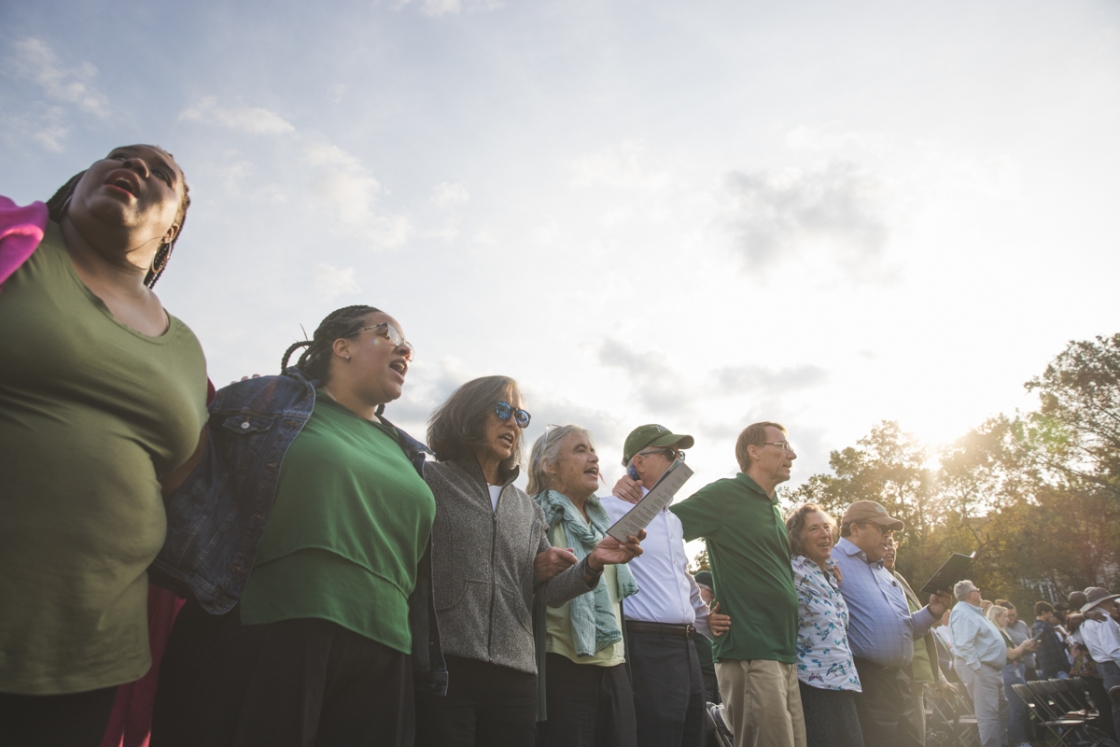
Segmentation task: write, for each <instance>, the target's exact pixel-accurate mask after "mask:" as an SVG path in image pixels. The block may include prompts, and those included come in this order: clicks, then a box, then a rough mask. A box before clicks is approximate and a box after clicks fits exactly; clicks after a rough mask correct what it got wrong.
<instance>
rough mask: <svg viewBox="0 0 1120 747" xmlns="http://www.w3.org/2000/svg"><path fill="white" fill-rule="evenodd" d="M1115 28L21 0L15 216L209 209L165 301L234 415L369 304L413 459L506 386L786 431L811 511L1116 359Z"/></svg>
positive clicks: (968, 19) (582, 10)
mask: <svg viewBox="0 0 1120 747" xmlns="http://www.w3.org/2000/svg"><path fill="white" fill-rule="evenodd" d="M1118 135H1120V5H1118V4H1117V3H1115V2H1114V1H1113V0H1098V1H1086V0H1060V1H1056V2H1047V1H1035V2H1023V1H1022V0H1017V1H1015V2H1000V1H993V2H983V3H976V2H954V1H948V2H940V3H918V2H897V1H891V2H885V1H884V2H858V1H857V2H851V3H831V2H813V1H808V0H807V1H805V2H785V3H760V2H751V1H749V0H740V1H739V2H693V3H680V2H661V1H660V0H642V2H628V1H621V0H620V1H613V2H612V1H610V0H598V1H596V2H591V1H589V0H588V1H582V0H573V1H571V2H553V1H551V0H539V1H534V2H514V1H512V0H506V1H499V0H411V1H404V2H370V1H368V0H366V1H365V2H358V1H356V0H355V1H353V2H350V1H340V2H324V3H315V4H312V3H303V2H301V3H295V2H286V1H283V0H281V1H279V2H268V3H264V2H239V3H233V2H221V3H217V2H208V1H206V0H203V1H200V2H194V3H190V4H187V5H184V4H182V3H170V2H161V1H159V0H156V1H153V2H146V3H140V4H137V3H133V2H128V3H125V2H121V1H120V0H98V1H97V2H92V1H89V0H66V1H65V2H60V1H59V0H35V1H34V2H31V1H30V0H5V1H4V2H3V3H0V194H3V195H6V196H8V197H11V198H12V199H14V200H15V201H16V202H18V203H21V204H25V203H28V202H31V201H33V200H45V199H47V198H48V197H49V196H50V195H51V194H52V193H53V192H54V191H55V190H56V189H57V188H58V187H59V186H61V185H62V184H63V183H64V182H65V181H66V180H67V179H68V178H69V177H70V176H71V175H73V174H74V173H77V172H78V171H80V170H82V169H83V168H85V167H86V166H87V165H89V164H90V163H92V162H93V161H95V160H97V159H99V158H102V157H104V155H105V154H106V153H107V152H108V151H109V150H110V149H111V148H113V147H115V146H118V145H125V144H130V143H135V142H144V143H154V144H158V145H161V146H163V147H164V148H166V149H168V150H169V151H170V152H172V153H173V154H174V155H175V158H176V159H177V161H178V163H179V164H180V166H181V167H182V169H183V170H184V172H185V174H186V177H187V181H188V183H189V184H190V188H191V198H192V206H191V209H190V213H189V216H188V219H187V221H186V223H185V226H184V230H183V233H182V238H181V240H180V241H179V243H178V245H177V248H176V251H175V254H174V256H173V258H172V260H171V262H170V264H169V266H168V269H167V271H166V273H165V275H164V276H163V278H162V279H161V280H160V282H159V285H158V287H157V292H158V294H159V295H160V298H161V299H162V301H163V303H164V305H165V306H166V308H167V309H168V310H169V311H170V312H171V313H172V314H174V315H176V316H177V317H179V318H180V319H182V320H183V321H185V322H186V323H187V324H188V325H189V326H190V327H191V328H192V329H193V330H194V331H195V333H196V334H197V335H198V337H199V339H200V340H201V342H202V345H203V347H204V349H205V351H206V355H207V359H208V363H209V370H210V376H211V378H212V379H213V380H214V382H215V383H216V384H217V385H219V386H221V385H223V384H226V383H228V382H229V381H231V380H233V379H236V378H239V377H241V376H243V375H246V374H251V373H261V374H269V373H277V372H278V370H279V365H280V356H281V354H282V353H283V351H284V350H285V348H286V347H287V346H288V345H289V344H291V343H292V342H295V341H297V340H300V339H304V330H306V332H307V334H308V335H310V333H311V332H312V331H313V330H314V328H315V327H316V325H317V324H318V323H319V321H320V320H321V319H322V318H323V317H324V316H325V315H326V314H328V313H329V312H330V311H331V310H333V309H335V308H339V307H341V306H346V305H350V304H354V303H365V304H370V305H372V306H376V307H378V308H380V309H383V310H385V311H387V312H389V313H390V314H392V315H393V316H394V317H396V318H397V319H398V320H399V321H400V322H401V325H402V327H403V328H404V332H405V334H406V336H407V337H408V338H409V339H410V340H411V341H412V342H413V344H414V345H415V347H416V350H417V356H416V360H415V362H414V365H413V367H412V368H411V370H410V371H409V374H408V381H407V384H406V387H405V391H404V395H403V397H402V398H401V399H400V400H399V401H397V402H395V403H393V404H391V405H390V406H389V409H388V410H387V412H386V415H387V416H388V417H389V418H390V419H392V420H393V421H394V422H396V423H397V424H398V425H400V426H402V427H404V428H405V429H406V430H409V431H410V432H412V433H414V434H416V435H422V434H423V432H424V430H425V421H426V418H427V416H428V414H429V413H430V412H431V411H432V409H433V408H434V407H435V406H436V405H438V404H439V403H440V402H442V401H443V400H444V399H445V398H446V397H447V396H448V395H449V394H450V393H451V392H452V391H453V390H454V388H455V387H457V386H458V385H460V384H462V383H464V382H465V381H467V380H469V379H472V378H474V377H477V376H483V375H490V374H504V375H509V376H513V377H514V378H516V379H517V380H518V381H519V382H520V384H521V387H522V390H523V394H524V398H525V402H524V404H525V407H526V409H528V410H529V411H530V412H531V413H532V414H533V422H532V424H531V425H530V427H529V429H528V431H527V433H526V436H527V437H528V439H530V440H532V439H535V438H536V437H537V436H538V435H540V434H541V433H542V431H543V427H544V426H545V425H546V424H548V423H557V424H563V423H574V424H577V425H583V426H585V427H587V428H589V429H590V431H591V433H592V435H593V437H594V438H595V440H596V445H597V447H598V450H599V453H600V455H601V456H602V458H603V462H602V464H603V472H604V478H605V480H606V484H607V485H612V484H613V483H614V481H615V479H617V478H618V477H619V476H620V475H621V474H622V466H621V464H620V458H621V451H622V444H623V441H624V439H625V436H626V434H627V433H628V432H629V430H630V429H632V428H634V427H636V426H638V425H640V424H643V423H651V422H652V423H660V424H663V425H665V426H667V427H668V428H670V429H671V430H673V431H675V432H678V433H687V434H691V435H693V436H694V437H695V439H696V446H695V447H694V448H693V449H692V450H691V452H690V455H689V459H688V461H689V464H690V465H691V466H692V467H693V468H694V469H695V470H696V473H697V474H696V475H695V476H694V477H693V478H692V482H691V484H690V485H689V486H686V487H685V488H684V490H683V491H682V495H687V494H689V493H690V492H691V491H692V490H694V489H695V488H698V487H700V486H702V485H704V484H706V483H707V482H710V481H712V480H715V479H718V478H721V477H725V476H730V475H733V474H734V473H735V472H736V471H737V467H736V465H735V461H734V441H735V437H736V436H737V434H738V433H739V431H741V430H742V428H743V427H745V426H746V425H748V424H750V423H752V422H756V421H759V420H776V421H779V422H781V423H783V424H785V425H786V426H787V428H788V429H789V440H790V441H791V443H793V445H794V447H795V448H796V449H797V453H798V460H797V462H796V463H795V464H794V469H793V481H792V484H797V483H798V482H800V481H801V480H804V479H805V478H807V477H808V476H809V475H810V474H813V473H817V472H822V471H825V470H827V468H828V455H829V452H830V451H831V450H833V449H840V448H843V447H845V446H849V445H852V444H854V442H855V441H856V440H857V439H858V438H860V437H862V436H863V435H865V434H867V433H868V432H869V431H870V429H871V428H872V427H873V426H874V425H875V424H877V423H878V422H880V421H882V420H885V419H889V420H897V421H898V422H899V423H900V425H901V426H902V428H903V429H904V430H905V431H907V432H910V433H913V434H915V435H917V436H918V437H919V438H921V439H923V440H924V441H926V442H927V443H928V444H930V445H931V446H933V447H936V446H937V445H938V444H944V443H948V442H951V441H952V440H954V439H956V438H957V437H959V436H961V435H963V434H964V433H965V432H966V431H967V430H968V429H969V428H971V427H974V426H976V425H978V424H980V423H981V422H982V421H983V420H985V419H986V418H988V417H991V416H993V415H996V414H998V413H1001V412H1004V413H1010V412H1013V411H1014V410H1015V409H1017V408H1030V407H1032V406H1033V404H1034V403H1033V400H1032V399H1031V397H1030V395H1028V394H1027V393H1026V392H1025V391H1024V390H1023V387H1022V385H1023V383H1024V382H1025V381H1027V380H1028V379H1030V378H1032V377H1034V376H1036V375H1038V374H1040V373H1042V371H1043V370H1044V369H1045V366H1046V364H1047V362H1048V361H1049V360H1050V359H1052V358H1053V357H1054V356H1055V355H1057V354H1058V353H1059V352H1060V351H1061V350H1062V349H1063V348H1064V347H1065V345H1066V344H1067V342H1068V341H1070V340H1080V339H1088V338H1091V337H1093V336H1095V335H1111V334H1114V333H1115V332H1116V331H1117V328H1118V318H1117V317H1118V312H1120V303H1118V302H1117V293H1116V285H1117V278H1118V277H1120V251H1118V249H1120V209H1118V207H1117V206H1118V205H1120V187H1118V183H1117V174H1118V173H1120V136H1118Z"/></svg>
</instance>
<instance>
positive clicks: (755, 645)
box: [670, 422, 805, 747]
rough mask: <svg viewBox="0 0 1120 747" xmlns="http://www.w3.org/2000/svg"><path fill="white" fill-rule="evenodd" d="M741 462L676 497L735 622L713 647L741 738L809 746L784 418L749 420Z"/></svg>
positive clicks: (731, 721) (738, 451)
mask: <svg viewBox="0 0 1120 747" xmlns="http://www.w3.org/2000/svg"><path fill="white" fill-rule="evenodd" d="M735 458H736V460H737V461H738V462H739V469H740V470H742V471H741V472H740V473H739V474H737V475H736V476H735V477H734V478H730V479H723V480H717V481H716V482H714V483H712V484H711V485H707V486H705V487H703V488H701V489H700V490H699V491H698V492H697V493H696V494H695V495H693V496H692V497H690V498H689V499H688V500H685V501H682V502H680V503H677V504H675V505H673V506H672V507H671V508H670V510H671V511H673V513H675V514H676V515H677V516H678V517H679V518H680V520H681V523H682V524H683V526H684V538H685V540H693V539H696V538H697V537H703V538H704V539H706V540H707V543H708V557H709V560H710V562H711V565H712V576H713V577H714V582H715V598H716V600H717V601H718V602H719V603H720V606H721V608H722V610H723V611H724V612H725V613H726V614H728V615H730V616H731V619H732V620H734V621H735V624H734V625H732V626H731V629H730V630H729V631H728V632H727V634H726V635H724V636H723V637H721V638H717V639H716V640H715V641H714V642H713V645H712V649H713V655H714V657H715V660H716V677H717V678H718V679H719V689H720V693H721V694H722V695H723V702H724V709H725V711H726V714H727V719H726V720H727V722H728V725H729V726H730V727H731V729H732V731H733V732H734V733H735V743H736V744H744V745H750V744H760V745H761V744H764V745H768V746H773V747H805V719H804V714H803V713H802V711H801V693H800V690H799V689H798V685H797V666H796V661H797V592H796V591H795V590H794V586H793V571H792V568H791V566H790V555H789V538H788V536H787V534H786V525H785V521H784V520H783V518H782V514H781V512H779V510H778V504H777V502H776V501H775V499H774V491H775V488H777V486H778V485H779V484H780V483H783V482H785V481H786V480H788V479H789V472H790V467H791V466H792V462H793V460H794V459H796V458H797V455H796V454H795V453H794V452H793V448H792V447H791V446H790V445H789V441H788V440H787V439H786V431H785V428H783V427H782V426H780V425H778V424H777V423H769V422H765V423H755V424H753V425H750V426H747V428H746V429H745V430H743V432H742V433H740V434H739V439H738V441H737V442H736V444H735Z"/></svg>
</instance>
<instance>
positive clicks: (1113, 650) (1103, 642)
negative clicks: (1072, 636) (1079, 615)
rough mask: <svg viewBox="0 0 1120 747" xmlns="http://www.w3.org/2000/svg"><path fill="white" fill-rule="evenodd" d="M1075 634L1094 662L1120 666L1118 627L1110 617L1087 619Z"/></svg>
mask: <svg viewBox="0 0 1120 747" xmlns="http://www.w3.org/2000/svg"><path fill="white" fill-rule="evenodd" d="M1077 632H1078V633H1080V634H1081V640H1083V641H1084V642H1085V648H1087V649H1089V655H1090V656H1092V657H1093V660H1094V661H1097V662H1101V661H1111V662H1115V663H1116V664H1120V625H1117V624H1116V621H1115V620H1113V619H1112V618H1111V617H1106V618H1105V619H1103V620H1094V619H1092V618H1089V617H1087V618H1085V621H1084V622H1082V623H1081V627H1080V628H1079V629H1078V631H1077Z"/></svg>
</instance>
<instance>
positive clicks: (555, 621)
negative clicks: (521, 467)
mask: <svg viewBox="0 0 1120 747" xmlns="http://www.w3.org/2000/svg"><path fill="white" fill-rule="evenodd" d="M549 541H550V542H551V543H552V546H553V547H568V546H569V545H568V533H567V532H565V531H564V524H563V522H561V523H559V524H557V525H556V527H555V528H554V529H553V530H552V536H551V537H549ZM599 583H602V584H606V587H607V594H608V595H609V596H610V599H611V608H612V609H613V610H614V621H615V625H617V626H618V628H619V630H621V629H622V607H620V606H619V601H618V572H617V571H616V570H615V567H614V566H613V565H607V566H605V567H604V568H603V578H602V580H601V581H600V582H599ZM571 606H572V603H571V602H564V604H562V605H560V606H559V607H547V608H546V610H547V612H546V618H545V619H546V621H547V622H546V626H545V627H546V628H547V630H548V638H547V642H546V643H545V650H546V651H548V653H550V654H560V655H561V656H566V657H568V658H569V659H571V660H572V661H573V662H575V663H576V664H594V665H596V666H600V667H613V666H615V665H616V664H622V663H623V662H625V661H626V641H625V639H623V638H620V639H619V640H618V641H617V642H616V643H615V644H614V645H613V646H607V647H606V648H605V649H603V650H602V651H600V652H598V653H597V654H593V655H592V656H580V655H579V654H577V653H576V647H575V645H574V644H573V639H572V610H571Z"/></svg>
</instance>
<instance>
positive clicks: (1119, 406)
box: [788, 335, 1120, 608]
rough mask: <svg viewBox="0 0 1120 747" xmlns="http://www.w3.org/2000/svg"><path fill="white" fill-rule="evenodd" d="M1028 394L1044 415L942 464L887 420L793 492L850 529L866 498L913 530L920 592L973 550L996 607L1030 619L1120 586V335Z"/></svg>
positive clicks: (1058, 367) (1079, 353)
mask: <svg viewBox="0 0 1120 747" xmlns="http://www.w3.org/2000/svg"><path fill="white" fill-rule="evenodd" d="M1026 387H1027V388H1028V389H1029V390H1031V391H1035V392H1037V393H1038V395H1039V399H1040V406H1039V408H1038V410H1037V411H1034V412H1030V413H1026V414H1023V415H1020V416H1016V417H1008V416H1006V415H1000V416H997V417H994V418H991V419H989V420H987V421H985V422H984V423H982V424H980V425H979V426H977V427H976V428H973V429H971V430H970V431H968V432H967V433H966V434H965V435H964V436H962V437H961V438H960V439H958V440H957V441H956V442H955V443H953V444H951V445H949V446H948V447H946V448H944V449H942V450H941V451H940V452H939V453H937V454H933V453H931V452H930V451H929V449H928V448H927V447H925V446H924V445H922V444H921V443H920V442H918V441H917V440H915V439H914V438H913V437H912V436H910V435H908V434H906V433H905V432H903V431H902V429H901V428H900V427H899V425H898V424H897V423H895V422H891V421H885V422H882V423H880V424H878V425H877V426H875V427H874V428H872V430H871V432H870V433H869V434H868V435H867V436H865V437H863V438H861V439H860V440H859V441H857V442H856V445H855V446H849V447H847V448H844V449H841V450H838V451H833V452H832V453H831V455H830V458H829V466H830V468H831V472H830V473H827V474H819V475H813V476H811V477H810V478H809V479H808V480H806V481H805V482H804V483H803V484H802V485H801V486H800V487H799V488H798V489H797V490H795V491H793V492H792V493H791V494H790V495H789V500H788V503H789V506H788V507H789V508H792V507H793V505H796V504H799V503H803V502H813V503H817V504H819V505H821V506H822V507H823V508H825V509H826V510H827V511H829V512H830V513H832V514H833V516H834V517H835V518H836V519H837V520H839V519H840V518H841V516H842V515H843V513H844V510H845V508H846V507H847V506H848V505H849V504H850V503H851V502H853V501H856V500H862V499H866V500H873V501H877V502H879V503H881V504H883V506H884V507H885V508H886V509H887V510H888V511H889V512H890V513H891V515H893V516H897V517H898V518H899V519H901V520H902V521H904V522H905V523H906V529H905V530H904V531H903V532H901V533H900V534H899V556H898V568H899V570H900V571H901V572H902V573H903V574H904V575H906V576H907V577H908V578H910V580H911V582H912V583H913V584H914V585H915V586H917V585H920V584H924V583H925V580H926V579H927V578H928V577H929V576H930V575H932V573H933V572H934V571H935V570H936V569H937V568H938V567H939V566H940V564H941V563H942V562H944V560H945V559H946V558H947V557H948V556H949V554H950V553H951V552H961V553H965V554H968V553H971V552H973V551H976V553H977V557H976V560H975V562H974V564H973V568H972V576H973V580H974V581H976V582H977V583H978V584H979V585H980V586H981V588H983V589H984V596H985V597H987V598H989V599H995V598H997V597H1007V598H1009V599H1012V600H1013V601H1015V602H1016V603H1017V604H1020V605H1027V608H1029V606H1030V605H1031V604H1033V603H1034V602H1035V601H1037V600H1038V599H1050V600H1052V601H1058V600H1063V601H1064V599H1065V596H1066V594H1067V593H1068V592H1069V591H1071V590H1074V589H1083V588H1085V587H1086V586H1089V585H1104V586H1111V587H1113V588H1115V587H1116V586H1117V585H1120V583H1118V582H1120V335H1114V336H1113V337H1110V338H1103V337H1098V338H1096V340H1091V341H1085V342H1071V343H1070V344H1069V346H1068V347H1067V348H1066V349H1065V350H1064V351H1063V352H1062V353H1061V354H1059V355H1058V356H1057V357H1056V358H1055V359H1054V361H1053V362H1051V364H1050V365H1049V366H1048V367H1047V369H1046V371H1045V373H1043V375H1042V376H1040V377H1038V378H1036V379H1033V380H1031V381H1030V382H1028V383H1027V384H1026Z"/></svg>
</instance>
